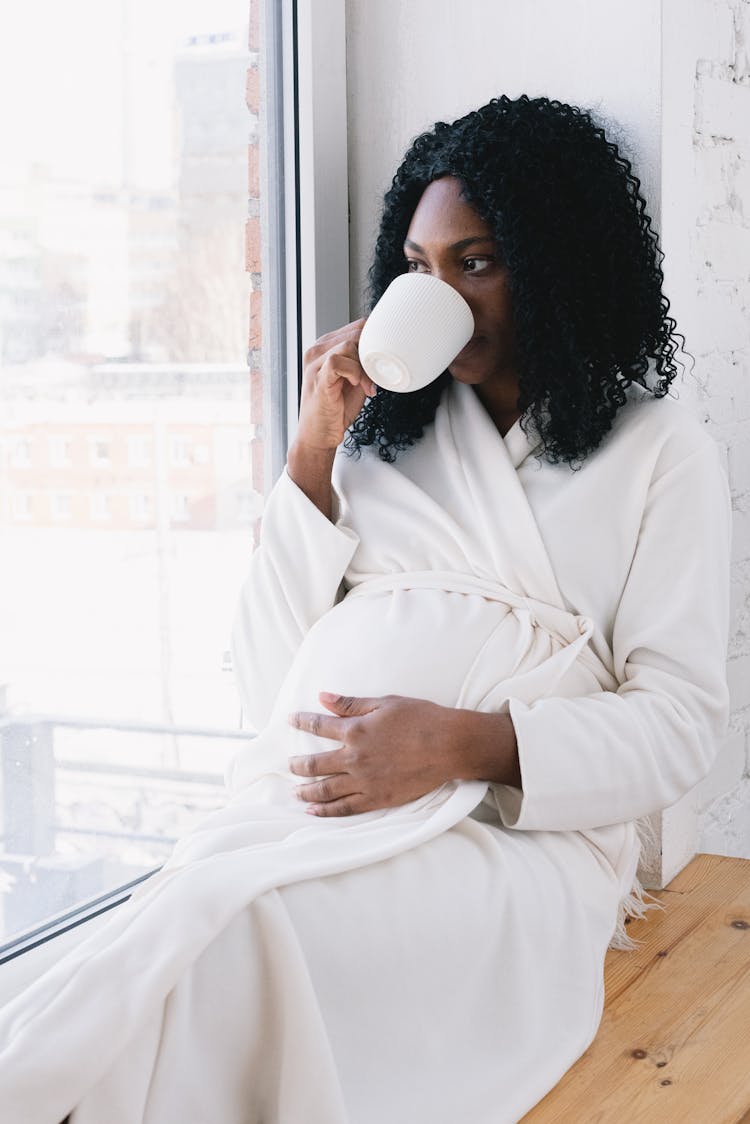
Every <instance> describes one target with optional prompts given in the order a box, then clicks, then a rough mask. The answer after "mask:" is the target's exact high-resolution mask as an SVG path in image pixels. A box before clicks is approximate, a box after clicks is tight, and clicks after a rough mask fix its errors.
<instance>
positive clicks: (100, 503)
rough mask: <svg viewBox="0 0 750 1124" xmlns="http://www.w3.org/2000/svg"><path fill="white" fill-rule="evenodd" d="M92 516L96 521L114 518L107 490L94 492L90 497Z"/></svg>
mask: <svg viewBox="0 0 750 1124" xmlns="http://www.w3.org/2000/svg"><path fill="white" fill-rule="evenodd" d="M89 509H90V512H91V518H92V519H93V520H95V521H97V522H98V521H100V520H103V519H111V518H112V504H111V501H110V497H109V496H108V495H107V493H106V492H94V493H93V495H92V496H90V497H89Z"/></svg>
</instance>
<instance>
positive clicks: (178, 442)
mask: <svg viewBox="0 0 750 1124" xmlns="http://www.w3.org/2000/svg"><path fill="white" fill-rule="evenodd" d="M169 459H170V461H171V463H172V465H173V466H174V467H175V468H187V467H189V465H190V464H192V457H191V455H190V440H189V438H187V437H182V436H179V435H178V436H173V437H171V438H170V441H169Z"/></svg>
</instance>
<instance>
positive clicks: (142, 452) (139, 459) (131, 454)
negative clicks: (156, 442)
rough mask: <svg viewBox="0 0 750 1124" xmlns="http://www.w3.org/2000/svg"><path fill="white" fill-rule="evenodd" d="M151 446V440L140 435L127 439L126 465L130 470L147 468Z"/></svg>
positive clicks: (149, 463) (149, 461) (149, 462)
mask: <svg viewBox="0 0 750 1124" xmlns="http://www.w3.org/2000/svg"><path fill="white" fill-rule="evenodd" d="M151 444H152V442H151V439H150V438H149V437H144V436H143V435H141V434H138V435H136V436H134V437H129V438H128V464H129V466H130V467H131V468H149V466H150V465H151Z"/></svg>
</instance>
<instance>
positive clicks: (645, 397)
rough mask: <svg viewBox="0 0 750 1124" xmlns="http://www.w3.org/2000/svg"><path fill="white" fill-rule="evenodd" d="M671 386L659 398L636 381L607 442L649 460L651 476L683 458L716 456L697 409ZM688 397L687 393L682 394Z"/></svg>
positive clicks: (717, 451)
mask: <svg viewBox="0 0 750 1124" xmlns="http://www.w3.org/2000/svg"><path fill="white" fill-rule="evenodd" d="M678 394H679V391H675V390H674V388H671V389H670V391H669V393H668V394H666V395H665V396H664V397H662V398H657V397H655V396H654V395H653V394H652V393H651V392H650V391H649V390H647V389H646V388H644V387H642V386H638V385H637V384H633V385H632V386H631V387H629V388H628V391H627V395H628V400H627V403H626V404H625V405H624V406H622V407H621V408H620V410H619V411H618V413H617V415H616V417H615V421H614V423H613V426H612V432H611V435H610V442H607V443H608V444H609V443H611V444H612V445H613V446H614V447H618V448H623V449H626V450H627V452H628V454H629V455H632V456H638V455H645V456H647V457H648V459H649V460H652V462H653V465H654V475H655V476H661V475H663V474H664V473H666V472H668V471H669V470H670V469H672V468H675V467H676V466H677V465H679V464H680V463H681V462H682V461H685V460H688V459H689V458H692V457H694V456H700V455H703V456H705V457H709V458H714V457H715V458H718V457H719V449H718V446H717V444H716V442H715V440H714V439H713V437H712V436H711V434H710V433H709V432H708V431H707V430H706V427H705V423H704V421H703V420H702V419H701V417H700V415H699V413H698V411H697V409H696V408H695V407H693V406H692V405H690V404H688V401H689V400H688V401H683V400H682V399H680V398H679V397H678ZM685 398H686V399H688V395H687V394H685Z"/></svg>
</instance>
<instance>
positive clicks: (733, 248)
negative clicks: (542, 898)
mask: <svg viewBox="0 0 750 1124" xmlns="http://www.w3.org/2000/svg"><path fill="white" fill-rule="evenodd" d="M662 6H663V11H664V27H663V88H664V91H665V96H664V100H663V119H662V137H663V142H662V164H663V175H662V182H663V227H662V228H663V235H664V247H665V251H666V253H667V280H668V292H669V294H670V297H671V298H672V301H673V307H674V311H675V314H676V316H677V318H678V321H679V322H680V324H681V326H682V328H683V331H684V332H685V335H686V337H687V341H688V348H689V350H690V351H691V352H692V354H693V355H694V357H695V370H694V377H693V378H691V379H689V380H687V382H686V384H685V386H684V389H683V391H682V398H683V400H684V401H690V402H691V404H692V405H693V408H694V409H695V410H696V412H697V414H698V416H699V417H700V418H701V420H702V421H703V422H704V424H705V425H706V427H707V429H708V430H709V431H710V432H711V433H712V434H713V436H714V437H715V438H716V440H717V441H718V443H719V445H720V447H721V448H722V450H723V452H724V454H725V457H726V463H727V469H728V473H729V483H730V487H731V490H732V503H733V506H734V545H733V551H732V603H731V620H730V641H729V665H728V673H729V686H730V692H731V696H732V716H731V720H730V733H729V737H728V739H727V741H726V743H725V745H724V747H723V748H722V751H721V753H720V756H719V761H718V763H717V766H716V768H715V769H714V771H713V774H712V776H711V777H710V778H709V779H708V780H707V781H706V782H705V783H704V784H703V785H702V786H701V787H700V788H699V789H698V791H697V792H696V793H695V794H694V798H693V801H692V804H693V807H692V812H693V814H694V815H695V816H696V817H698V825H697V826H698V846H699V849H700V850H705V851H710V852H714V853H720V854H729V855H737V856H739V857H742V858H750V779H749V778H748V766H749V765H750V759H749V758H748V752H749V751H750V737H749V734H750V318H749V317H748V312H749V311H750V54H749V52H750V4H748V3H747V0H690V3H689V4H685V3H684V0H663V2H662Z"/></svg>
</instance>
